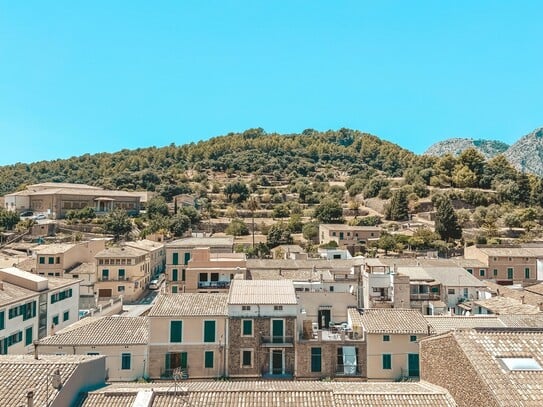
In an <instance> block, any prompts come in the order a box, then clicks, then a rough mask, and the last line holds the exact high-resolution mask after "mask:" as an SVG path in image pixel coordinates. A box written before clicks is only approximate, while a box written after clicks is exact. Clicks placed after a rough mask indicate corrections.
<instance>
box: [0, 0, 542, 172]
mask: <svg viewBox="0 0 543 407" xmlns="http://www.w3.org/2000/svg"><path fill="white" fill-rule="evenodd" d="M541 21H543V2H541V1H515V2H513V1H499V0H493V1H483V0H478V1H472V0H470V1H462V0H458V1H435V0H432V1H386V0H379V1H362V0H358V1H333V2H330V1H316V0H313V1H279V0H277V1H269V2H264V1H254V0H253V1H226V0H223V1H203V0H200V1H188V0H184V1H135V0H131V1H128V0H126V1H92V2H91V1H86V2H74V1H61V0H55V1H51V2H47V1H31V0H25V1H4V2H1V3H0V138H1V140H2V141H3V144H4V148H3V149H2V151H1V153H0V165H4V164H11V163H15V162H33V161H38V160H49V159H55V158H67V157H70V156H74V155H81V154H84V153H96V152H102V151H108V152H113V151H118V150H121V149H123V148H137V147H147V146H153V145H154V146H164V145H168V144H170V143H175V144H184V143H188V142H192V141H198V140H203V139H208V138H210V137H213V136H217V135H221V134H227V133H228V132H231V131H243V130H245V129H247V128H251V127H263V128H264V129H265V130H266V131H267V132H270V133H271V132H281V133H292V132H301V131H303V130H304V129H306V128H314V129H318V130H327V129H338V128H341V127H349V128H354V129H359V130H362V131H367V132H370V133H372V134H375V135H377V136H379V137H381V138H383V139H385V140H389V141H392V142H394V143H397V144H400V145H401V146H403V147H405V148H408V149H410V150H412V151H415V152H417V153H421V152H423V151H424V150H425V149H426V148H427V147H428V146H429V145H430V144H432V143H434V142H436V141H438V140H440V139H444V138H448V137H472V138H487V139H488V138H491V139H499V140H502V141H505V142H507V143H513V142H515V141H516V140H517V139H518V138H520V137H521V136H522V135H524V134H527V133H528V132H530V131H531V130H533V129H534V128H537V127H540V126H542V125H543V68H542V67H543V41H542V40H543V35H542V34H541ZM7 147H9V148H7Z"/></svg>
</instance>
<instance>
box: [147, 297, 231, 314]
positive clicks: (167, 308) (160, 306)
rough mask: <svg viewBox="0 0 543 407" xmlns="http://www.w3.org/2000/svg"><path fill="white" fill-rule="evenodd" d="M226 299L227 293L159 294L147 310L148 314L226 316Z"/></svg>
mask: <svg viewBox="0 0 543 407" xmlns="http://www.w3.org/2000/svg"><path fill="white" fill-rule="evenodd" d="M227 300H228V294H227V293H182V294H160V295H159V296H158V298H157V300H156V302H155V304H154V305H153V307H152V308H151V310H150V311H149V316H150V317H184V316H187V317H197V316H226V315H228V307H227Z"/></svg>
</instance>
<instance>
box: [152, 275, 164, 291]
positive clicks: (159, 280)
mask: <svg viewBox="0 0 543 407" xmlns="http://www.w3.org/2000/svg"><path fill="white" fill-rule="evenodd" d="M165 279H166V276H165V275H164V274H160V275H159V276H158V277H157V278H154V279H152V280H151V281H150V282H149V290H158V289H159V288H160V285H161V284H162V283H163V282H164V280H165Z"/></svg>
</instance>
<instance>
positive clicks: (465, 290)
mask: <svg viewBox="0 0 543 407" xmlns="http://www.w3.org/2000/svg"><path fill="white" fill-rule="evenodd" d="M468 295H469V291H468V289H467V288H464V298H468Z"/></svg>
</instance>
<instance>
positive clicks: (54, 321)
mask: <svg viewBox="0 0 543 407" xmlns="http://www.w3.org/2000/svg"><path fill="white" fill-rule="evenodd" d="M53 325H58V315H55V316H54V317H53Z"/></svg>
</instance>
